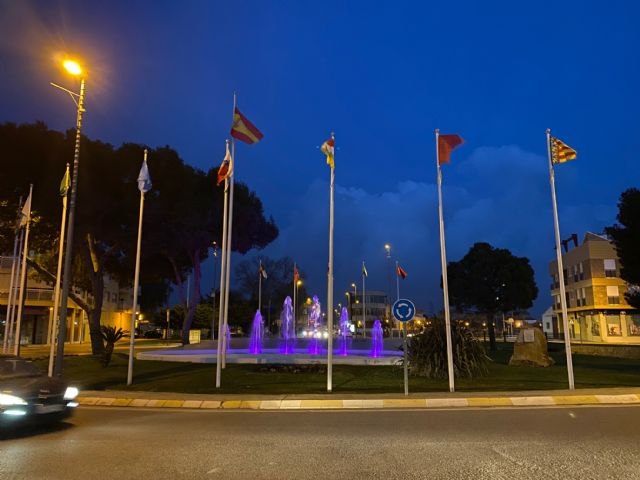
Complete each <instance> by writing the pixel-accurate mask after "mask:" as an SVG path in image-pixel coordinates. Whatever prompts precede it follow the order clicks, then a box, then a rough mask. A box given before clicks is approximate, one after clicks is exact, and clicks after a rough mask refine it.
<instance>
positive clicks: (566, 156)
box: [551, 137, 578, 163]
mask: <svg viewBox="0 0 640 480" xmlns="http://www.w3.org/2000/svg"><path fill="white" fill-rule="evenodd" d="M577 156H578V152H576V151H575V150H574V149H573V148H571V147H570V146H569V145H567V144H566V143H564V142H563V141H562V140H560V139H558V138H555V137H551V161H552V162H553V163H564V162H567V161H569V160H575V159H576V158H577Z"/></svg>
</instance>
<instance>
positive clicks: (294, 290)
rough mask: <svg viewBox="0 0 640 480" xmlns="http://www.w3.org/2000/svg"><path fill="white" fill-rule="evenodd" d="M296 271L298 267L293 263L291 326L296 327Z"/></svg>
mask: <svg viewBox="0 0 640 480" xmlns="http://www.w3.org/2000/svg"><path fill="white" fill-rule="evenodd" d="M297 271H298V265H297V263H296V262H293V325H294V326H295V325H296V322H297V319H296V308H297V305H296V303H297V301H298V299H297V298H296V297H297V293H298V292H296V277H297V275H296V272H297Z"/></svg>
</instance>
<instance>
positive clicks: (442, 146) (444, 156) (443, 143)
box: [438, 134, 464, 165]
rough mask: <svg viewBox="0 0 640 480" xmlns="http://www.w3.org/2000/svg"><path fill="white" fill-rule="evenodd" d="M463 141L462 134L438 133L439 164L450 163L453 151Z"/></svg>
mask: <svg viewBox="0 0 640 480" xmlns="http://www.w3.org/2000/svg"><path fill="white" fill-rule="evenodd" d="M463 143H464V140H463V139H462V137H461V136H460V135H456V134H453V135H438V164H440V165H442V164H443V163H449V157H450V156H451V152H452V151H453V150H454V149H455V148H457V147H459V146H460V145H462V144H463Z"/></svg>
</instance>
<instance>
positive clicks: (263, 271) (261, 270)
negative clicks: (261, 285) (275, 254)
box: [258, 261, 268, 280]
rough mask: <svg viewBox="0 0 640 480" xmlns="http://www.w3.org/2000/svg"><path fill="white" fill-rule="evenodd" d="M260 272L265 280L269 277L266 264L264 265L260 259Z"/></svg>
mask: <svg viewBox="0 0 640 480" xmlns="http://www.w3.org/2000/svg"><path fill="white" fill-rule="evenodd" d="M258 273H259V274H260V275H262V278H264V279H265V280H266V279H267V277H268V275H267V271H266V270H265V268H264V265H262V261H260V269H259V270H258Z"/></svg>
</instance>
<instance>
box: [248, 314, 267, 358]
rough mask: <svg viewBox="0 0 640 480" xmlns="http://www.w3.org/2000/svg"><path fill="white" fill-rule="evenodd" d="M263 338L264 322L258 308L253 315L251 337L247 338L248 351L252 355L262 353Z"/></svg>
mask: <svg viewBox="0 0 640 480" xmlns="http://www.w3.org/2000/svg"><path fill="white" fill-rule="evenodd" d="M263 339H264V322H263V320H262V314H261V313H260V310H258V311H257V312H256V315H255V317H253V326H252V327H251V338H250V339H249V353H252V354H254V355H256V354H258V353H262V340H263Z"/></svg>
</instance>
